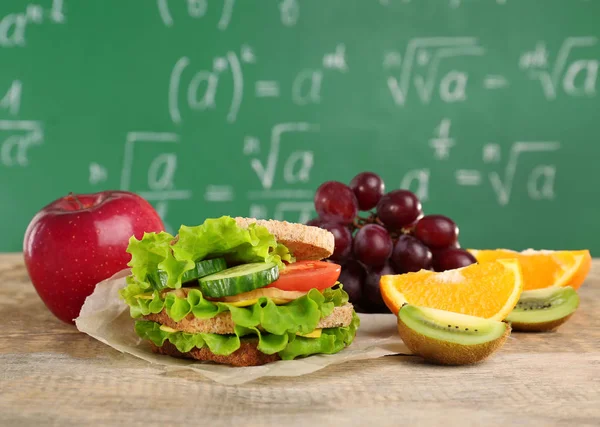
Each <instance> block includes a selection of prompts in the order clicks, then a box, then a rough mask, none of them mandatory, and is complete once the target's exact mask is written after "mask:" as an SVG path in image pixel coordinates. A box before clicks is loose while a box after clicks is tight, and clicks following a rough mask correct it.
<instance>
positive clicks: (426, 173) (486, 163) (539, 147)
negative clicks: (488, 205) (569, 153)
mask: <svg viewBox="0 0 600 427" xmlns="http://www.w3.org/2000/svg"><path fill="white" fill-rule="evenodd" d="M451 125H452V123H451V120H450V119H447V118H445V119H442V120H441V121H440V124H439V125H438V126H437V127H436V128H435V130H434V134H433V136H432V137H431V138H430V139H429V146H430V147H431V148H432V150H433V155H434V158H435V159H436V160H438V161H440V160H441V161H443V160H446V159H448V158H449V157H450V155H451V154H450V153H451V150H452V149H453V147H454V146H455V145H457V142H456V140H455V138H454V137H452V136H451ZM559 149H560V142H558V141H515V142H513V143H512V144H511V145H510V148H509V149H508V156H507V157H508V159H507V160H506V161H504V162H503V161H502V155H503V153H502V147H501V146H500V145H499V144H497V143H486V144H482V148H481V162H482V165H481V167H480V168H479V169H474V168H460V169H457V170H455V171H454V176H453V177H451V178H450V179H453V180H454V181H455V183H456V184H457V185H458V186H460V187H479V186H482V185H484V184H486V182H485V181H486V178H487V180H488V181H489V185H490V188H491V190H492V191H493V192H494V195H495V196H496V200H497V202H498V204H499V205H501V206H505V205H507V204H508V203H509V202H510V198H511V194H512V192H513V189H514V188H515V186H520V187H521V188H522V189H524V190H525V191H526V192H527V194H528V197H529V198H530V199H531V200H552V199H554V198H555V191H554V186H555V179H556V165H554V164H548V163H545V162H544V163H540V164H537V165H536V166H534V167H533V168H531V169H530V170H528V171H526V176H527V181H526V182H525V183H518V182H515V177H516V175H517V170H518V167H519V164H520V162H519V160H520V159H521V158H523V157H524V156H537V155H539V154H540V153H552V152H556V151H557V150H559ZM505 154H506V153H505ZM490 168H492V169H491V170H490ZM482 169H488V170H487V172H486V171H485V170H482ZM444 170H445V168H443V167H440V166H439V165H438V166H437V167H435V168H420V169H414V170H411V171H408V172H407V173H406V174H405V175H404V178H403V179H402V182H401V184H400V186H401V187H402V188H410V189H411V190H413V191H414V192H415V194H417V195H418V196H419V198H421V199H422V200H424V201H426V200H428V199H429V192H430V185H431V183H432V180H433V178H432V175H433V173H434V171H435V174H436V176H437V175H439V174H440V173H444ZM446 172H447V170H446Z"/></svg>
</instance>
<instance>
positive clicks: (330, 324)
mask: <svg viewBox="0 0 600 427" xmlns="http://www.w3.org/2000/svg"><path fill="white" fill-rule="evenodd" d="M353 312H354V307H353V306H352V304H350V303H348V304H344V305H343V306H341V307H335V308H334V309H333V312H332V313H331V314H330V315H329V316H327V317H324V318H322V319H321V321H320V322H319V324H318V325H317V329H325V328H339V327H344V326H348V325H350V323H351V322H352V313H353ZM143 318H144V319H145V320H151V321H153V322H157V323H160V324H161V325H165V326H168V327H169V328H172V329H175V330H177V331H182V332H187V333H190V334H198V333H205V334H220V335H226V334H233V333H234V330H233V327H234V323H233V320H231V313H229V312H228V311H226V312H223V313H219V314H217V315H216V316H215V317H213V318H211V319H199V318H196V317H194V315H193V314H188V315H187V317H185V318H184V319H181V320H180V321H179V322H176V321H174V320H173V319H171V318H170V317H169V316H168V315H167V313H166V311H165V310H163V311H161V312H160V313H156V314H148V315H146V316H144V317H143Z"/></svg>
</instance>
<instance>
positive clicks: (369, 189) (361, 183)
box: [350, 172, 385, 211]
mask: <svg viewBox="0 0 600 427" xmlns="http://www.w3.org/2000/svg"><path fill="white" fill-rule="evenodd" d="M350 188H351V189H352V191H354V195H355V196H356V200H358V208H359V209H360V210H361V211H368V210H369V209H373V208H374V207H375V206H377V202H379V199H381V196H383V193H384V191H385V184H384V183H383V180H382V179H381V177H380V176H379V175H377V174H375V173H373V172H362V173H359V174H358V175H356V176H355V177H354V178H352V181H350Z"/></svg>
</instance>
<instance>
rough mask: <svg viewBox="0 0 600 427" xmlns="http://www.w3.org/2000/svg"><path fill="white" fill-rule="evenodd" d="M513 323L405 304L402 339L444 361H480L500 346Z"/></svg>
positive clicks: (427, 355)
mask: <svg viewBox="0 0 600 427" xmlns="http://www.w3.org/2000/svg"><path fill="white" fill-rule="evenodd" d="M510 330H511V328H510V325H508V324H507V323H504V322H499V321H497V320H489V319H484V318H482V317H476V316H468V315H466V314H460V313H453V312H450V311H445V310H439V309H435V308H428V307H417V306H415V305H411V304H404V305H403V306H402V308H401V309H400V311H399V312H398V332H399V333H400V337H401V338H402V341H404V343H405V344H406V345H407V347H408V348H409V349H410V350H411V351H412V352H413V353H415V354H418V355H420V356H422V357H423V358H424V359H425V360H428V361H430V362H434V363H439V364H443V365H466V364H470V363H476V362H479V361H481V360H483V359H485V358H486V357H488V356H489V355H490V354H492V353H493V352H494V351H496V350H498V349H499V348H500V347H502V345H503V344H504V342H505V341H506V338H507V337H508V336H509V335H510Z"/></svg>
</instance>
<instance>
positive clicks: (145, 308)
mask: <svg viewBox="0 0 600 427" xmlns="http://www.w3.org/2000/svg"><path fill="white" fill-rule="evenodd" d="M125 289H128V288H125ZM131 292H133V291H131ZM148 296H149V295H148ZM130 300H131V301H132V302H133V305H131V306H130V312H131V315H132V317H134V318H137V317H140V316H145V315H148V314H150V313H160V312H161V311H162V309H163V308H164V309H165V311H166V313H167V315H168V316H169V317H170V318H171V319H173V320H174V321H176V322H179V321H181V320H182V319H184V318H185V317H186V316H187V315H188V314H190V313H192V314H193V315H194V317H197V318H200V319H211V318H213V317H215V316H216V315H217V314H219V313H222V312H224V311H229V312H230V313H231V319H232V320H233V323H235V324H236V325H239V326H242V327H245V328H256V327H258V326H259V325H260V326H261V327H262V328H263V329H264V330H265V331H267V332H269V333H271V334H275V335H283V334H284V333H286V332H287V333H293V334H295V333H296V332H299V333H301V334H307V333H310V332H312V331H313V330H314V329H315V328H316V327H317V325H318V323H319V321H320V320H321V319H322V318H324V317H326V316H329V315H330V314H331V312H332V311H333V308H334V307H340V306H342V305H344V304H345V303H346V302H348V294H347V293H346V292H345V291H344V290H343V287H342V286H341V285H340V286H339V287H337V288H335V289H333V288H328V289H325V290H324V291H323V293H321V292H319V291H318V290H316V289H311V290H310V291H309V292H308V293H307V294H306V295H304V296H302V297H300V298H298V299H295V300H294V301H291V302H289V303H287V304H284V305H275V303H274V302H273V301H272V300H271V299H270V298H265V297H263V298H259V300H258V302H256V303H254V304H252V305H250V306H248V307H235V306H234V305H231V304H227V303H223V302H212V301H209V300H207V299H205V298H204V296H203V295H202V292H200V290H198V289H190V290H189V292H188V295H187V297H183V296H178V295H176V294H175V293H168V294H167V295H166V297H165V299H164V300H163V299H161V296H160V293H159V292H157V291H154V293H153V294H152V299H149V298H148V299H145V298H133V297H130V298H129V299H128V301H130Z"/></svg>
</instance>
